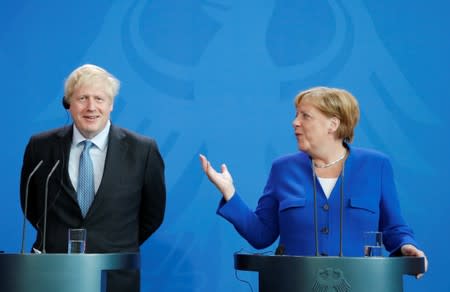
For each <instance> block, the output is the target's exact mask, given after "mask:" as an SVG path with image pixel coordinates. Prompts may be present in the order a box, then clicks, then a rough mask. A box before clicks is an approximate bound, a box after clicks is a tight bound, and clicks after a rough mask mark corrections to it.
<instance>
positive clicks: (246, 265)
mask: <svg viewBox="0 0 450 292" xmlns="http://www.w3.org/2000/svg"><path fill="white" fill-rule="evenodd" d="M234 266H235V268H236V269H238V270H245V271H256V272H259V275H258V276H259V291H260V292H280V291H283V292H294V291H295V292H323V291H339V292H347V291H352V292H380V291H383V292H400V291H403V275H405V274H406V275H415V274H419V273H423V272H424V271H425V261H424V258H418V257H302V256H278V255H273V256H271V255H255V254H244V253H236V254H235V255H234Z"/></svg>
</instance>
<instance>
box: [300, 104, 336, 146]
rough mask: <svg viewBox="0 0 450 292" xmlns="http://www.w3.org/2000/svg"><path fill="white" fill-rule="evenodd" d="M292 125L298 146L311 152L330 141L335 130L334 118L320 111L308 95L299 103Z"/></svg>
mask: <svg viewBox="0 0 450 292" xmlns="http://www.w3.org/2000/svg"><path fill="white" fill-rule="evenodd" d="M292 126H293V127H294V132H295V137H296V138H297V143H298V148H299V149H300V150H302V151H305V152H307V153H309V154H311V153H314V151H315V150H316V149H318V148H319V147H321V146H323V145H324V143H327V142H328V141H330V136H332V135H333V132H334V130H333V129H334V125H333V118H329V117H327V116H325V115H324V114H323V113H322V112H320V111H319V110H318V109H317V108H316V107H315V106H314V105H313V104H312V103H311V102H310V101H309V100H308V98H307V97H304V98H303V99H302V101H301V102H300V103H299V104H298V106H297V111H296V115H295V119H294V120H293V121H292Z"/></svg>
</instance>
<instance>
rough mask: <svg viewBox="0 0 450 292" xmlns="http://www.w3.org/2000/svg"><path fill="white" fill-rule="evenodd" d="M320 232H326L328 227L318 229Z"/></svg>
mask: <svg viewBox="0 0 450 292" xmlns="http://www.w3.org/2000/svg"><path fill="white" fill-rule="evenodd" d="M320 232H321V233H323V234H328V227H323V228H322V229H320Z"/></svg>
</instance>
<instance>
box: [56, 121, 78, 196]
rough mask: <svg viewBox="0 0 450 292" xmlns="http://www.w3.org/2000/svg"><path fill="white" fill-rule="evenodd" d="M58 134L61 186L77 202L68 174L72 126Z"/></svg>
mask: <svg viewBox="0 0 450 292" xmlns="http://www.w3.org/2000/svg"><path fill="white" fill-rule="evenodd" d="M58 136H59V137H60V139H61V142H60V143H58V144H59V151H60V153H61V157H62V167H63V168H64V171H63V177H62V179H61V180H60V181H61V187H62V189H63V190H64V192H65V193H67V194H68V195H69V196H70V197H71V198H72V199H73V200H75V202H78V199H77V193H76V192H75V188H74V187H73V185H72V182H71V180H70V176H69V156H70V146H71V144H72V137H73V126H67V127H64V128H63V129H62V130H61V131H60V132H59V133H58Z"/></svg>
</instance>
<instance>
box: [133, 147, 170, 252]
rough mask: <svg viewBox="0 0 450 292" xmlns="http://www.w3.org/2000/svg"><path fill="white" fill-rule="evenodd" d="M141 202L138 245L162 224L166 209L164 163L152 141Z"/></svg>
mask: <svg viewBox="0 0 450 292" xmlns="http://www.w3.org/2000/svg"><path fill="white" fill-rule="evenodd" d="M141 200H142V201H141V207H140V211H139V222H140V224H139V244H140V245H141V244H143V243H144V242H145V241H146V240H147V238H149V237H150V235H152V234H153V233H154V232H155V231H156V230H157V229H158V227H159V226H160V225H161V224H162V222H163V218H164V213H165V208H166V185H165V177H164V161H163V159H162V157H161V154H160V153H159V150H158V146H157V144H156V142H155V141H154V140H151V141H150V147H149V151H148V155H147V160H146V165H145V177H144V185H143V188H142V198H141Z"/></svg>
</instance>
